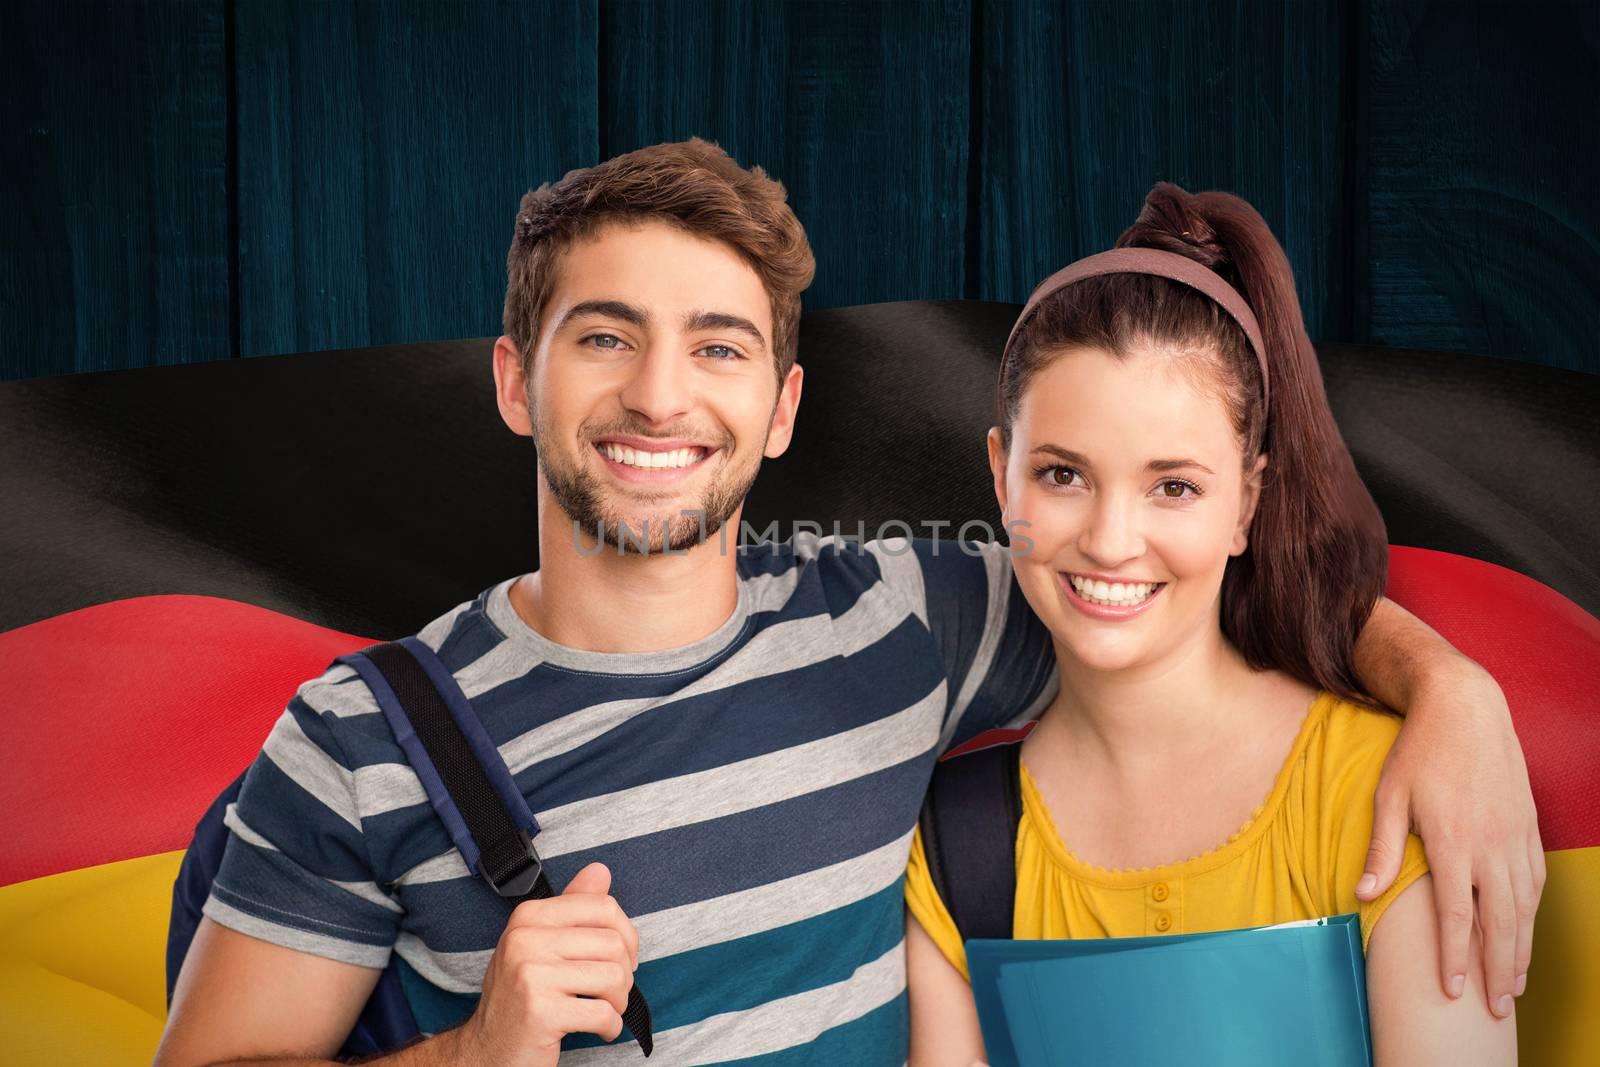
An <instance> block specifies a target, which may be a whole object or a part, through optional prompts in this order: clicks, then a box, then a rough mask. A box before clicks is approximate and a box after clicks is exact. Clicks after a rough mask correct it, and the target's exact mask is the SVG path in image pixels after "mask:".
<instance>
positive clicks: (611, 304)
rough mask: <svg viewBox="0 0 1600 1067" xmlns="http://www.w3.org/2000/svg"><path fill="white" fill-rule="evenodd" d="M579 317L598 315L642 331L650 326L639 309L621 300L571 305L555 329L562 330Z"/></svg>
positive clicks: (583, 302)
mask: <svg viewBox="0 0 1600 1067" xmlns="http://www.w3.org/2000/svg"><path fill="white" fill-rule="evenodd" d="M581 315H598V316H600V317H602V318H607V319H620V320H622V321H623V322H626V323H627V324H628V325H629V326H637V327H638V328H639V329H641V330H642V329H644V328H645V327H646V326H648V325H650V316H649V315H648V314H647V313H646V312H645V311H644V310H643V309H641V308H637V307H634V306H633V305H632V304H627V303H624V302H622V301H621V300H584V301H582V302H580V303H577V304H573V305H572V306H571V307H570V308H568V309H567V312H566V314H564V315H562V316H561V323H560V325H559V326H557V327H556V329H558V330H559V329H562V328H564V327H565V326H566V325H567V323H569V322H571V321H572V320H573V319H575V318H578V317H579V316H581Z"/></svg>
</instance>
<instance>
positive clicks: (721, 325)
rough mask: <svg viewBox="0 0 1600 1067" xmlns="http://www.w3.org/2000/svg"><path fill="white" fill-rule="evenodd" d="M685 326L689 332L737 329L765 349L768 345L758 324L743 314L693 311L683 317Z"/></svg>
mask: <svg viewBox="0 0 1600 1067" xmlns="http://www.w3.org/2000/svg"><path fill="white" fill-rule="evenodd" d="M683 328H684V330H685V332H688V333H699V332H700V331H702V330H735V331H737V332H739V333H742V334H745V335H746V336H748V337H749V338H750V339H751V340H752V341H754V342H755V343H756V344H758V345H760V346H761V348H762V349H763V350H765V349H766V347H767V339H766V338H765V337H763V336H761V331H760V330H758V329H756V324H755V323H753V322H751V321H750V320H749V319H747V318H744V317H743V316H741V315H730V314H729V313H728V312H726V311H691V312H689V314H687V315H685V316H684V317H683Z"/></svg>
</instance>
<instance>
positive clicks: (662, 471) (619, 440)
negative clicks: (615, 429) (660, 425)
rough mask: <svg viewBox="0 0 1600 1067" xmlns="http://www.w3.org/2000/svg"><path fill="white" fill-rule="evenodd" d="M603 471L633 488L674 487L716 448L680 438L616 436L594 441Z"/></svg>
mask: <svg viewBox="0 0 1600 1067" xmlns="http://www.w3.org/2000/svg"><path fill="white" fill-rule="evenodd" d="M594 449H595V451H596V452H597V453H599V455H600V458H601V460H602V461H603V462H604V464H605V466H606V468H607V469H608V470H610V471H611V472H612V473H613V474H614V475H616V477H617V478H618V479H620V480H622V481H625V482H631V483H634V484H636V485H674V484H677V483H679V482H682V481H686V480H688V478H689V477H690V476H691V475H693V473H694V472H695V471H697V470H699V469H700V467H701V466H703V465H704V464H705V461H706V460H707V459H709V458H710V457H711V456H713V455H714V454H716V452H717V451H718V449H717V448H716V447H715V446H713V445H707V444H704V443H701V442H697V441H691V440H687V439H684V438H650V437H636V436H632V435H626V434H619V435H608V436H606V437H603V438H601V439H600V440H597V441H595V442H594Z"/></svg>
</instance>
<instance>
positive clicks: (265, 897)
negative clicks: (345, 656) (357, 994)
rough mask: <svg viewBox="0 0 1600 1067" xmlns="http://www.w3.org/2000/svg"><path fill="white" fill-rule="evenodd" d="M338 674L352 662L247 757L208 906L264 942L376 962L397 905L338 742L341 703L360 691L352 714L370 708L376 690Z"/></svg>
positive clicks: (389, 938) (293, 704)
mask: <svg viewBox="0 0 1600 1067" xmlns="http://www.w3.org/2000/svg"><path fill="white" fill-rule="evenodd" d="M337 672H349V668H343V667H336V668H333V669H332V670H330V671H329V673H328V674H327V675H324V676H323V678H322V679H318V680H317V681H316V682H312V683H308V684H307V685H305V686H302V687H301V690H300V692H299V693H298V694H296V696H295V697H294V698H293V699H292V700H290V702H289V706H288V709H287V710H286V711H285V712H284V713H283V715H282V716H281V717H280V718H279V719H278V721H277V723H276V724H275V725H274V726H273V728H272V732H271V733H270V734H269V735H268V737H267V740H266V743H265V744H264V745H263V746H262V750H261V754H260V755H259V756H257V757H256V760H255V762H254V763H253V764H251V766H250V770H249V772H248V773H247V774H246V776H245V780H244V784H243V786H242V787H241V789H240V792H239V798H238V801H237V802H236V803H234V804H231V805H229V806H228V811H227V817H226V824H227V827H228V830H229V835H228V843H227V847H226V849H225V851H224V853H223V858H222V866H221V868H220V869H219V870H218V872H217V877H216V880H215V881H214V882H213V883H212V886H211V896H210V898H209V899H208V900H207V901H206V904H205V908H204V912H205V914H206V916H207V917H209V918H210V919H212V920H213V921H215V922H217V923H220V924H221V925H223V926H226V927H229V928H230V929H233V930H237V931H239V932H240V933H243V934H248V935H249V936H251V937H255V938H260V939H261V940H263V941H270V942H272V943H273V944H277V945H283V946H285V947H287V948H292V949H298V950H300V951H302V952H309V953H312V954H313V955H317V956H325V957H327V958H329V959H335V960H341V961H343V962H345V963H354V964H358V965H360V966H364V967H374V968H381V967H383V966H385V965H386V964H387V962H388V960H389V952H390V949H391V948H392V947H393V945H394V942H395V938H396V937H397V936H398V933H399V920H400V915H401V908H400V905H399V903H398V902H397V901H396V900H395V899H394V897H393V896H392V894H390V893H389V892H388V891H387V890H386V889H385V888H383V887H382V886H381V885H380V884H379V882H378V880H377V879H376V877H375V875H374V872H373V866H372V861H371V859H370V857H369V854H368V850H367V847H366V842H365V840H364V839H363V836H362V829H361V817H360V809H359V807H358V805H357V800H356V774H355V768H354V767H352V766H351V765H350V763H349V761H348V760H347V759H346V758H345V755H344V751H343V749H341V747H340V745H339V742H338V738H337V731H338V729H339V714H338V710H336V708H337V706H338V704H339V703H340V701H341V700H343V701H345V702H350V701H351V700H352V698H356V703H355V707H354V710H357V711H364V710H365V709H364V708H361V707H359V704H360V703H362V701H361V700H360V699H359V698H365V702H370V700H371V696H370V694H369V693H368V692H367V690H366V687H365V686H364V685H363V684H362V683H361V682H360V681H359V680H351V679H349V678H348V677H345V676H344V674H342V673H337ZM336 678H337V680H338V684H333V683H334V681H335V679H336ZM340 694H342V696H341V695H340ZM314 704H315V705H322V710H318V709H317V708H316V707H314V706H313V705H314ZM345 710H351V705H350V704H349V703H347V704H346V709H345Z"/></svg>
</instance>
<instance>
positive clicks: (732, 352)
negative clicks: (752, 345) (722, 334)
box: [700, 345, 739, 359]
mask: <svg viewBox="0 0 1600 1067" xmlns="http://www.w3.org/2000/svg"><path fill="white" fill-rule="evenodd" d="M700 351H702V352H704V353H705V354H706V355H708V356H710V357H711V358H712V359H738V358H739V350H738V349H736V348H734V347H732V346H731V345H706V346H705V347H704V348H702V349H701V350H700Z"/></svg>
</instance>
